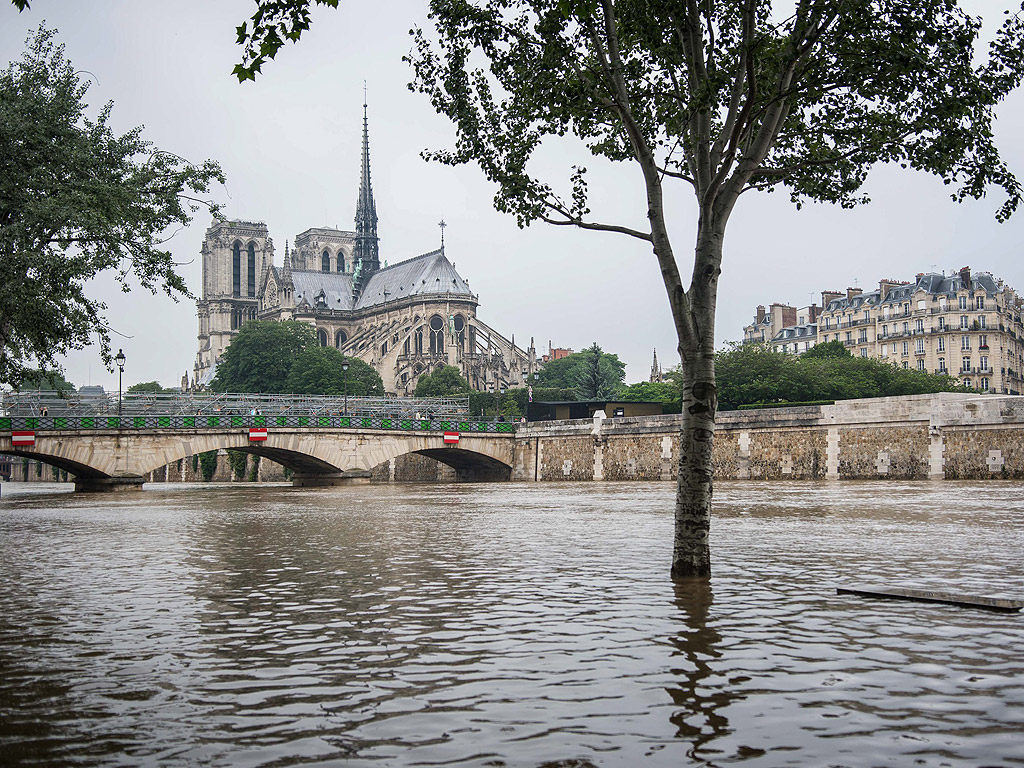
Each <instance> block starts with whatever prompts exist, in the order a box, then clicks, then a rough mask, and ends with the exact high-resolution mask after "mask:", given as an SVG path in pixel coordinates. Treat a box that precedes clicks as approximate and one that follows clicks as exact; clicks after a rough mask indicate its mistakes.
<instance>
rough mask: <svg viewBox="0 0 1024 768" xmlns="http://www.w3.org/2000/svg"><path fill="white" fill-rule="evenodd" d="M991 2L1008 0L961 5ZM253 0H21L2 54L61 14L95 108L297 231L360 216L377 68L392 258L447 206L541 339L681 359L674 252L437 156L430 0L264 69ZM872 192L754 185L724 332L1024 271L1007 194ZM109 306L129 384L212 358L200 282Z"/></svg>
mask: <svg viewBox="0 0 1024 768" xmlns="http://www.w3.org/2000/svg"><path fill="white" fill-rule="evenodd" d="M962 5H965V6H966V7H967V8H968V9H969V10H971V11H972V12H976V13H982V12H986V13H990V14H991V17H992V18H991V20H990V24H995V23H996V22H997V21H998V20H999V18H1001V13H998V12H993V9H995V11H999V9H1001V8H1003V7H1005V3H1004V2H1002V0H972V1H971V2H966V3H962ZM253 7H254V6H253V3H252V2H250V1H249V0H219V1H218V2H209V0H175V2H173V3H172V2H166V0H92V1H91V2H82V1H81V0H34V2H33V3H32V9H31V10H30V11H26V12H24V13H21V14H19V13H18V12H17V10H16V9H15V8H14V7H13V6H12V5H11V4H10V2H9V0H0V59H3V61H9V60H11V59H14V58H17V57H19V56H20V55H21V52H22V50H23V48H24V40H25V38H26V35H27V34H28V33H29V31H30V30H32V29H35V28H36V26H38V24H39V23H40V21H42V20H44V19H45V20H46V22H47V25H48V26H50V27H53V28H56V29H58V30H59V32H60V35H59V39H60V41H61V42H63V43H65V44H66V53H67V56H68V57H69V58H70V59H71V61H72V62H73V63H74V64H75V66H76V68H77V69H79V70H88V71H89V72H91V73H92V74H93V75H94V76H95V83H94V85H93V86H92V88H91V89H90V91H89V94H88V102H89V104H90V106H91V109H90V110H89V112H90V114H93V115H95V113H96V111H97V110H98V109H99V108H100V107H101V106H102V104H103V103H105V102H106V101H108V100H113V101H114V111H113V118H112V124H113V127H114V129H115V130H116V131H119V132H124V131H127V130H128V129H130V128H132V127H134V126H137V125H144V126H145V130H144V132H143V135H144V136H145V138H147V139H148V140H150V141H152V142H153V143H155V144H156V145H157V146H158V147H160V148H161V149H164V150H168V151H172V152H175V153H177V154H179V155H182V156H184V157H187V158H189V159H192V160H197V161H198V160H203V159H206V158H211V159H213V160H216V161H218V162H219V163H220V164H221V165H222V167H223V169H224V172H225V174H226V175H227V180H228V181H227V184H226V186H224V187H222V188H218V189H216V190H215V191H214V197H215V198H216V199H217V200H218V201H219V202H222V203H223V204H224V205H225V213H226V215H228V216H229V217H232V218H244V219H250V220H261V221H265V222H266V223H267V225H268V226H269V227H270V232H271V235H272V237H273V238H274V244H275V246H276V249H277V257H276V260H277V263H278V264H280V263H281V260H282V257H283V254H284V244H285V240H286V239H287V240H292V239H293V238H294V236H295V234H296V233H298V232H301V231H303V230H305V229H307V228H309V227H314V226H324V225H331V226H335V225H336V226H339V227H341V228H345V229H351V228H352V227H353V221H352V219H353V215H354V212H355V201H356V193H357V191H358V181H359V178H358V168H359V141H360V130H361V117H362V106H361V105H362V99H363V93H362V89H363V81H364V80H365V81H366V83H367V88H368V100H369V113H370V142H371V146H370V155H371V163H372V170H373V185H374V193H375V196H376V200H377V213H378V215H379V217H380V223H379V234H380V238H381V258H382V259H386V260H387V261H388V262H389V263H394V262H396V261H401V260H404V259H407V258H410V257H412V256H416V255H418V254H420V253H423V252H426V251H428V250H431V249H433V248H435V247H437V245H438V242H439V234H438V227H437V222H438V221H439V220H440V219H442V218H443V219H444V220H445V221H446V222H447V223H448V225H449V226H448V228H447V230H446V232H445V241H446V251H447V253H448V256H449V258H450V259H452V260H453V261H454V262H455V264H456V268H457V269H458V270H459V272H460V273H461V274H462V275H463V276H464V277H465V278H467V279H468V280H469V281H470V285H471V287H472V288H473V290H474V292H476V293H478V294H479V297H480V307H479V312H478V314H479V317H480V318H481V319H482V320H483V321H484V322H486V323H488V324H490V325H492V326H493V327H495V328H497V329H498V330H499V331H501V332H502V333H504V334H506V335H508V334H515V338H516V342H517V343H519V344H520V345H525V344H526V343H528V342H529V339H530V337H531V336H533V337H534V338H535V340H536V344H537V347H538V351H546V349H547V344H548V341H549V340H550V341H551V342H552V343H553V344H554V346H556V347H557V346H563V347H571V348H573V349H576V350H579V349H581V348H583V347H585V346H587V345H589V344H590V343H591V342H593V341H597V342H598V343H599V344H601V346H602V347H603V348H604V349H605V350H607V351H609V352H614V353H617V354H618V355H619V356H620V357H621V358H622V359H623V360H624V361H625V362H626V363H627V366H628V367H627V374H626V380H627V381H628V382H634V381H639V380H645V379H646V378H647V376H648V373H649V371H650V364H651V355H652V350H653V349H654V348H657V349H658V357H659V359H660V360H661V361H662V363H663V365H664V366H665V367H668V366H669V365H671V364H674V363H676V362H678V358H677V355H676V352H675V333H674V331H673V327H672V321H671V315H670V312H669V307H668V301H667V299H666V297H665V291H664V287H663V285H662V282H661V276H660V273H659V271H658V268H657V265H656V262H655V259H654V256H653V254H651V252H650V249H649V248H646V247H644V245H643V244H642V243H640V242H638V241H635V240H632V239H630V238H627V237H623V236H618V235H613V234H606V233H594V232H580V231H575V230H571V229H569V228H558V227H551V226H546V225H535V226H533V227H530V228H528V229H526V230H520V229H518V228H517V227H516V225H515V223H514V221H513V220H512V219H511V218H509V217H507V216H505V215H502V214H498V213H496V212H495V211H494V210H493V209H492V207H491V200H492V197H493V189H492V188H491V187H490V185H488V184H487V182H486V181H485V180H484V179H483V177H482V175H481V174H480V173H479V171H477V170H476V169H475V168H473V167H465V168H456V169H453V168H449V167H446V166H441V165H438V164H428V163H426V162H425V161H423V160H421V159H420V157H419V152H420V151H421V150H423V149H426V148H440V147H447V146H450V145H451V142H452V137H453V131H452V129H451V127H450V125H449V124H448V123H447V121H446V120H445V119H443V118H441V117H438V116H437V115H435V114H434V112H433V111H432V109H431V108H430V106H429V104H428V103H427V101H426V99H425V98H424V97H422V96H420V95H418V94H414V93H412V92H410V91H409V90H408V89H407V87H406V85H407V83H408V82H409V80H410V78H411V75H410V70H409V68H408V66H407V65H405V64H403V63H402V61H401V57H402V55H403V54H405V53H407V52H408V51H409V49H410V38H409V34H408V32H409V29H410V28H411V27H412V26H414V25H415V24H421V23H424V18H425V8H426V3H425V2H423V1H422V0H419V1H415V0H388V2H378V1H375V0H342V3H341V7H340V8H339V9H338V10H330V9H317V10H315V11H314V14H313V19H314V21H313V26H312V29H311V30H310V31H309V32H307V33H306V35H305V36H304V37H303V39H302V41H301V42H300V43H299V44H298V45H289V46H287V47H286V48H284V49H282V51H281V52H280V53H279V54H278V57H277V60H276V61H273V62H271V63H270V64H269V65H268V66H266V67H265V72H264V74H263V76H262V77H260V78H258V79H257V81H256V82H255V83H251V82H250V83H246V84H244V85H240V84H239V83H238V82H237V81H236V80H235V79H234V78H233V77H232V76H231V75H230V72H231V68H232V67H233V66H234V64H235V63H236V62H237V61H238V59H239V56H240V49H239V48H238V46H236V45H235V43H234V40H235V32H234V30H235V27H236V26H237V25H238V24H240V23H241V22H242V21H243V20H245V19H247V18H248V17H249V16H250V15H251V13H252V11H253ZM999 115H1000V119H999V122H998V124H997V126H996V129H997V135H998V139H999V143H1000V145H1001V147H1002V150H1003V153H1004V156H1005V158H1006V159H1007V161H1008V162H1009V164H1010V166H1011V168H1012V169H1013V170H1014V171H1015V172H1016V173H1017V175H1018V176H1019V177H1024V143H1022V141H1021V136H1022V135H1024V130H1022V129H1024V95H1021V94H1017V95H1016V96H1015V97H1014V98H1013V99H1012V100H1011V101H1009V102H1007V103H1006V104H1005V105H1003V107H1002V108H1001V109H1000V112H999ZM579 160H584V162H585V163H586V165H587V166H588V167H589V168H590V169H591V179H590V182H591V188H592V191H593V192H594V193H595V197H596V200H595V205H594V208H595V210H596V211H598V212H601V213H603V214H606V218H614V219H615V220H616V221H617V222H619V223H626V224H633V225H637V224H643V223H644V221H643V219H644V211H645V203H644V201H643V196H642V192H643V187H642V180H641V178H640V175H639V171H638V170H637V169H636V168H635V166H632V165H620V166H616V167H602V166H601V165H600V164H599V163H597V162H594V161H592V160H590V159H585V158H582V156H581V155H580V154H579V152H578V148H576V147H575V146H574V145H572V144H570V143H568V142H566V143H564V144H562V145H560V146H551V147H548V148H546V149H545V151H544V152H542V153H541V155H540V156H539V158H538V167H542V166H548V167H550V168H551V169H552V171H554V172H556V173H557V172H558V171H559V170H560V169H564V168H566V167H567V166H569V165H570V164H571V163H572V162H574V161H579ZM867 191H868V192H869V193H870V195H871V197H872V199H873V202H872V203H871V204H870V205H868V206H863V207H860V208H858V209H856V210H852V211H844V210H842V209H839V208H836V207H832V206H825V205H812V206H807V207H805V208H804V210H802V211H796V210H795V209H794V208H793V206H792V205H790V204H789V202H788V197H787V195H786V194H785V193H782V192H777V193H775V194H771V195H745V196H744V198H743V199H741V201H740V203H739V205H738V206H737V209H736V212H735V213H734V215H733V217H732V220H731V222H730V225H729V230H728V234H727V238H726V248H725V258H724V264H723V274H722V277H721V283H720V293H719V303H718V320H717V329H718V333H717V343H718V344H719V345H721V344H723V343H724V342H726V341H729V340H736V339H739V338H741V337H742V327H743V325H744V324H746V323H748V322H749V320H750V318H751V317H752V315H753V313H754V309H755V307H756V305H757V304H762V303H763V304H768V303H771V302H772V301H780V302H787V303H791V304H795V305H798V306H804V305H807V304H809V303H811V302H812V301H815V300H817V298H818V297H819V295H820V292H821V290H823V289H837V290H843V289H845V288H846V287H847V286H853V285H859V286H861V287H863V288H865V289H867V290H870V289H871V288H872V287H873V286H877V284H878V280H879V279H880V278H900V279H913V277H914V275H915V274H916V273H917V272H921V271H928V270H933V269H934V270H945V271H947V272H949V271H950V270H955V269H959V268H960V267H962V266H964V265H970V266H971V267H972V268H973V269H974V270H986V271H991V272H992V273H993V274H995V275H996V276H997V277H1001V278H1003V279H1004V280H1006V281H1007V282H1008V283H1009V284H1010V285H1012V286H1014V287H1015V288H1017V289H1018V290H1021V291H1024V267H1022V262H1021V259H1020V258H1019V254H1020V244H1021V242H1022V234H1024V211H1021V212H1019V213H1018V214H1017V215H1016V216H1015V217H1014V218H1013V219H1012V220H1011V221H1010V222H1009V223H1007V224H998V223H997V222H996V221H995V218H994V216H993V214H994V212H995V210H996V208H997V207H998V205H999V203H1000V201H1001V199H1000V198H999V197H998V196H997V194H996V193H994V194H993V197H992V198H990V199H988V200H982V201H980V202H970V203H966V204H961V205H957V204H955V203H953V202H951V201H950V199H949V196H948V193H949V189H948V188H946V187H944V186H943V185H942V183H941V182H940V181H938V180H937V179H934V178H932V177H929V176H925V175H922V174H915V173H913V172H905V171H898V170H896V169H891V168H878V169H876V170H875V171H874V173H873V174H872V176H871V178H870V180H869V184H868V188H867ZM669 203H670V205H671V206H672V208H671V211H672V220H673V227H674V233H673V234H674V238H675V239H674V242H675V247H676V252H677V254H678V256H679V260H680V265H681V269H682V271H683V272H684V274H686V275H688V274H689V272H690V261H689V259H690V254H691V248H692V242H693V231H694V229H693V225H694V205H693V201H692V197H691V196H690V194H689V192H688V191H687V190H685V189H682V188H680V189H679V190H678V193H676V194H674V195H673V196H671V197H670V199H669ZM208 225H209V216H208V215H207V214H205V213H203V212H200V213H199V214H197V217H196V219H195V220H194V221H193V224H192V226H191V227H189V228H188V229H186V230H183V231H181V232H178V233H177V234H176V235H175V236H174V238H173V239H172V240H171V242H170V248H171V249H172V251H173V253H174V255H175V257H176V259H177V260H178V261H180V262H182V267H181V271H182V273H183V274H184V276H185V278H186V280H187V281H188V284H189V286H190V287H191V288H192V290H193V291H194V292H195V293H197V294H198V293H199V292H200V290H201V283H200V255H199V249H200V245H201V243H202V240H203V234H204V232H205V229H206V227H207V226H208ZM92 292H93V294H94V295H100V296H103V297H105V298H106V299H107V301H108V303H109V304H110V311H109V314H108V318H109V320H110V323H111V325H112V326H113V327H114V328H115V329H116V330H117V331H118V332H119V333H122V334H124V335H125V337H121V336H115V337H114V348H115V350H116V349H117V347H119V346H120V347H123V349H124V352H125V355H126V356H127V358H128V362H127V365H126V368H125V385H126V386H127V385H130V384H132V383H135V382H138V381H149V380H153V379H156V380H158V381H160V382H161V383H162V384H164V385H165V386H168V385H172V384H177V383H178V382H179V381H180V379H181V376H182V374H183V373H184V372H185V371H186V370H188V371H191V370H192V366H193V364H194V362H195V354H196V332H197V325H196V316H195V306H194V304H193V303H192V302H188V301H183V302H181V303H178V304H175V303H173V302H172V301H170V300H169V299H167V298H166V297H165V296H151V295H149V294H148V293H147V292H145V291H141V290H137V291H135V292H133V293H132V294H131V295H127V296H126V295H124V294H121V293H120V292H118V291H116V290H115V289H114V288H113V286H112V281H111V280H109V279H103V280H101V281H97V283H96V284H95V285H94V286H93V288H92ZM67 369H68V377H69V379H70V380H71V381H72V382H74V383H75V384H77V385H82V384H88V383H93V384H102V385H104V386H105V387H107V388H108V389H114V390H116V388H117V374H116V372H115V373H114V374H110V373H109V372H107V371H106V370H104V369H103V366H102V364H101V363H100V361H99V358H98V354H97V350H96V348H95V347H93V348H89V349H86V350H83V351H81V352H76V353H75V354H73V355H72V356H70V357H69V358H68V360H67Z"/></svg>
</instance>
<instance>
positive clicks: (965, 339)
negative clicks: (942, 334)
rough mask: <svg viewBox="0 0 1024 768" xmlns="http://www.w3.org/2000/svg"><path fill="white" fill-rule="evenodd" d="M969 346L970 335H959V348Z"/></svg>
mask: <svg viewBox="0 0 1024 768" xmlns="http://www.w3.org/2000/svg"><path fill="white" fill-rule="evenodd" d="M970 348H971V337H970V336H961V337H960V349H970Z"/></svg>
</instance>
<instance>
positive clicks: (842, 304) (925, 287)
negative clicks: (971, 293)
mask: <svg viewBox="0 0 1024 768" xmlns="http://www.w3.org/2000/svg"><path fill="white" fill-rule="evenodd" d="M964 288H965V286H964V284H963V279H962V278H961V277H960V275H959V274H952V275H940V274H938V273H937V272H929V273H927V274H922V275H918V276H917V279H916V280H915V282H912V283H904V284H902V285H896V286H893V287H892V288H890V289H889V292H888V293H887V294H886V295H885V298H884V299H881V298H880V296H881V294H880V292H879V291H878V290H877V289H876V290H874V291H871V292H870V293H862V294H859V295H857V296H854V297H853V298H847V297H845V296H843V297H841V298H838V299H833V300H832V301H830V302H829V303H828V306H826V307H825V311H826V312H835V311H837V310H844V309H859V308H860V307H862V306H865V305H866V306H877V305H883V304H890V305H891V304H900V303H903V302H906V301H910V299H911V297H912V296H913V295H914V294H915V293H917V292H918V291H924V292H925V293H927V294H930V295H932V296H939V295H943V294H944V295H946V296H947V297H948V298H950V299H952V298H955V297H956V292H957V291H959V290H963V289H964ZM970 289H971V290H983V291H985V292H986V293H987V294H989V295H990V296H991V295H993V294H996V293H998V292H999V291H1000V290H1001V289H1000V287H999V285H998V283H997V282H996V279H995V278H994V277H992V275H991V274H989V273H988V272H978V273H976V274H972V275H971V285H970Z"/></svg>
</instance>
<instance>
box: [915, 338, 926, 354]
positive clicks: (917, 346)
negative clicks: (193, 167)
mask: <svg viewBox="0 0 1024 768" xmlns="http://www.w3.org/2000/svg"><path fill="white" fill-rule="evenodd" d="M914 351H915V352H917V354H919V355H923V354H924V339H918V340H917V342H916V343H915V345H914Z"/></svg>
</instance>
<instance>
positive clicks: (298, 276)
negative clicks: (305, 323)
mask: <svg viewBox="0 0 1024 768" xmlns="http://www.w3.org/2000/svg"><path fill="white" fill-rule="evenodd" d="M292 282H293V284H294V285H295V305H296V306H297V307H298V306H302V305H305V304H308V305H309V306H310V307H312V308H313V309H316V308H317V306H318V299H321V301H320V303H319V306H320V307H321V308H325V309H332V310H346V309H347V310H352V309H365V308H368V307H373V306H376V305H378V304H383V303H385V302H388V301H397V300H399V299H404V298H408V297H410V296H422V297H427V296H429V295H431V294H455V295H457V296H460V297H465V298H466V299H470V300H473V301H475V300H476V297H475V296H474V295H473V292H472V291H470V289H469V283H467V282H466V281H465V280H463V279H462V277H461V276H460V275H459V273H458V272H456V271H455V267H454V266H453V265H452V263H451V262H450V261H448V258H447V257H446V256H445V255H444V251H443V250H437V251H431V252H430V253H424V254H423V255H422V256H416V257H415V258H412V259H409V260H407V261H402V262H399V263H398V264H393V265H391V266H390V267H384V268H383V269H380V270H377V271H376V272H374V273H373V274H372V275H370V279H369V280H368V281H367V283H366V287H365V288H364V289H363V291H362V293H361V294H360V296H359V300H358V301H357V302H355V303H353V301H352V275H351V274H349V273H338V272H315V271H310V270H293V271H292Z"/></svg>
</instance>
